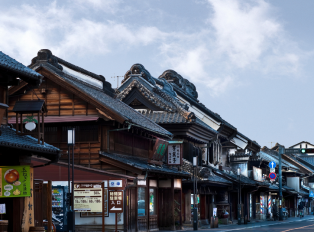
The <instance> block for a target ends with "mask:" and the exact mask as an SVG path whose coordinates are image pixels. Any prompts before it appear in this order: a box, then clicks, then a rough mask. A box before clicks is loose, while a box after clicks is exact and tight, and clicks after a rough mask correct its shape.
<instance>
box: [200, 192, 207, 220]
mask: <svg viewBox="0 0 314 232" xmlns="http://www.w3.org/2000/svg"><path fill="white" fill-rule="evenodd" d="M200 198H201V199H200V205H201V206H200V211H201V212H200V215H201V220H204V219H206V215H205V214H206V213H205V212H206V195H205V194H200Z"/></svg>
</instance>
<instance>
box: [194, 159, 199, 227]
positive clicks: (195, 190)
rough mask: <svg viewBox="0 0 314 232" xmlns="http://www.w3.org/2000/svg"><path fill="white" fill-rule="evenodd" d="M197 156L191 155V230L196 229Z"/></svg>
mask: <svg viewBox="0 0 314 232" xmlns="http://www.w3.org/2000/svg"><path fill="white" fill-rule="evenodd" d="M197 158H198V157H197V156H194V157H193V230H198V214H197V204H196V202H197V196H196V195H197V179H196V177H197V173H196V172H197Z"/></svg>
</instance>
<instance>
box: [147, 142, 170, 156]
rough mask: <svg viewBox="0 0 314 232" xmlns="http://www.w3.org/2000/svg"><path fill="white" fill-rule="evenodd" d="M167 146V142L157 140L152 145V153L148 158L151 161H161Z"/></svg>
mask: <svg viewBox="0 0 314 232" xmlns="http://www.w3.org/2000/svg"><path fill="white" fill-rule="evenodd" d="M167 146H168V141H166V140H163V139H160V138H157V139H156V142H155V145H154V149H153V153H152V155H151V156H150V157H149V158H150V159H152V160H156V161H161V160H162V158H163V157H164V155H165V153H166V150H167Z"/></svg>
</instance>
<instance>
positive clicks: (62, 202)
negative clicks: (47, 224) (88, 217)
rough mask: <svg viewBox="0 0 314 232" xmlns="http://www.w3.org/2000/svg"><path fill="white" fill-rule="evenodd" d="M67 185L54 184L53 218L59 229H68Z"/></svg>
mask: <svg viewBox="0 0 314 232" xmlns="http://www.w3.org/2000/svg"><path fill="white" fill-rule="evenodd" d="M67 192H68V188H67V187H66V186H52V220H53V223H54V224H55V226H56V229H57V231H67V219H66V215H67V205H66V195H67Z"/></svg>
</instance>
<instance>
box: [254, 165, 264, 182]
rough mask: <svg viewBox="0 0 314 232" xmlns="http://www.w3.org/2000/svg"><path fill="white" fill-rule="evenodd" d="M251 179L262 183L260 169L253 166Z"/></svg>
mask: <svg viewBox="0 0 314 232" xmlns="http://www.w3.org/2000/svg"><path fill="white" fill-rule="evenodd" d="M253 179H254V180H256V181H260V182H263V175H262V169H260V168H257V167H254V166H253Z"/></svg>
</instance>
